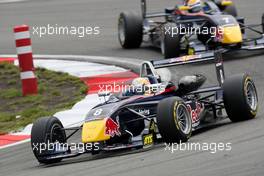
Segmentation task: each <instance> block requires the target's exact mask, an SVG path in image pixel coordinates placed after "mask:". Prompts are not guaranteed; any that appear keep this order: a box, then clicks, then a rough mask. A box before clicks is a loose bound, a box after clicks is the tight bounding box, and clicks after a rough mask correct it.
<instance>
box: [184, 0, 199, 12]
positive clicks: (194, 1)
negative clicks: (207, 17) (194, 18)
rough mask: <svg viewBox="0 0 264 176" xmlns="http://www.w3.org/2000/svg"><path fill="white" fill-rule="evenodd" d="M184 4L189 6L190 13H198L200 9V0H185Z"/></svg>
mask: <svg viewBox="0 0 264 176" xmlns="http://www.w3.org/2000/svg"><path fill="white" fill-rule="evenodd" d="M184 5H186V6H188V7H190V10H189V12H190V13H198V12H200V11H201V10H202V3H201V0H185V4H184Z"/></svg>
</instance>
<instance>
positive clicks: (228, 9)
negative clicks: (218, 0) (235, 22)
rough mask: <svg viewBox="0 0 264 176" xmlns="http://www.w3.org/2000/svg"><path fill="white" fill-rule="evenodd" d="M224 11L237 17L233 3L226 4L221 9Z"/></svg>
mask: <svg viewBox="0 0 264 176" xmlns="http://www.w3.org/2000/svg"><path fill="white" fill-rule="evenodd" d="M223 12H224V13H226V14H229V15H232V16H233V17H237V9H236V6H235V5H229V6H226V7H225V8H224V10H223Z"/></svg>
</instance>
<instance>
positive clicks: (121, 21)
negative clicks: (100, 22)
mask: <svg viewBox="0 0 264 176" xmlns="http://www.w3.org/2000/svg"><path fill="white" fill-rule="evenodd" d="M125 32H126V31H125V22H124V19H123V18H120V19H119V23H118V37H119V41H120V43H121V45H124V43H125V39H126V35H125Z"/></svg>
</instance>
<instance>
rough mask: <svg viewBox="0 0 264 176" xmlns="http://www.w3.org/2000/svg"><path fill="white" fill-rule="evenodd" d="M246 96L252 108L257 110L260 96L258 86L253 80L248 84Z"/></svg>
mask: <svg viewBox="0 0 264 176" xmlns="http://www.w3.org/2000/svg"><path fill="white" fill-rule="evenodd" d="M246 97H247V104H248V105H249V107H250V108H251V110H253V111H256V110H257V106H258V98H257V93H256V88H255V86H254V85H253V83H252V82H251V81H249V82H248V83H247V86H246Z"/></svg>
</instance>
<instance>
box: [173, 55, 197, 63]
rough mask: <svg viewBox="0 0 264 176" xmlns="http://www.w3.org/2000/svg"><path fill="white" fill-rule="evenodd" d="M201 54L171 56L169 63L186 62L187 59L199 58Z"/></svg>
mask: <svg viewBox="0 0 264 176" xmlns="http://www.w3.org/2000/svg"><path fill="white" fill-rule="evenodd" d="M201 56H202V55H201V54H199V55H187V56H182V57H177V58H172V59H170V61H169V62H170V63H174V62H187V61H189V60H194V59H200V58H201Z"/></svg>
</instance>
